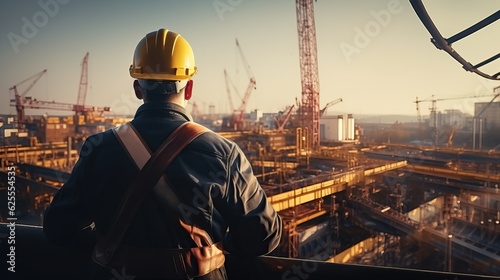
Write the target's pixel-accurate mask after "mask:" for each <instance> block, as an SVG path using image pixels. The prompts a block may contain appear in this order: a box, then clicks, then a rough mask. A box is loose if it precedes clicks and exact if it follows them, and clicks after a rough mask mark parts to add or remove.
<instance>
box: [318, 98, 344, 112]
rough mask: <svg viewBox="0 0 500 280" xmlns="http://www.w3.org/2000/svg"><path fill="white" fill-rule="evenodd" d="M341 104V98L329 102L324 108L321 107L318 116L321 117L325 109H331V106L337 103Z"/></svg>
mask: <svg viewBox="0 0 500 280" xmlns="http://www.w3.org/2000/svg"><path fill="white" fill-rule="evenodd" d="M340 102H342V98H337V99H335V100H333V101H330V102H328V103H326V105H325V107H323V109H321V110H320V114H319V115H320V116H323V114H324V113H325V112H326V109H328V108H330V107H332V106H333V105H335V104H337V103H340Z"/></svg>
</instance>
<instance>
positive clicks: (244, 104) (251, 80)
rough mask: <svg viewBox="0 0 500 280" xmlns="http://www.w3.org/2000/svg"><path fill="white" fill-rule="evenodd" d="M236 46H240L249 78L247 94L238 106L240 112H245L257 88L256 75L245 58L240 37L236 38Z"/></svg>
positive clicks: (239, 49)
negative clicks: (251, 95) (239, 40)
mask: <svg viewBox="0 0 500 280" xmlns="http://www.w3.org/2000/svg"><path fill="white" fill-rule="evenodd" d="M236 46H237V47H238V51H239V53H240V56H241V60H242V61H243V65H244V67H245V71H246V72H247V75H248V79H249V83H248V86H247V90H246V91H245V95H244V96H243V99H242V100H241V105H240V107H239V108H238V111H239V112H240V114H245V110H246V107H247V103H248V99H249V98H250V94H251V93H252V90H254V89H255V86H256V81H255V77H254V76H253V74H252V70H251V69H250V65H249V64H248V62H247V60H246V59H245V56H244V55H243V51H242V50H241V46H240V43H239V42H238V39H236Z"/></svg>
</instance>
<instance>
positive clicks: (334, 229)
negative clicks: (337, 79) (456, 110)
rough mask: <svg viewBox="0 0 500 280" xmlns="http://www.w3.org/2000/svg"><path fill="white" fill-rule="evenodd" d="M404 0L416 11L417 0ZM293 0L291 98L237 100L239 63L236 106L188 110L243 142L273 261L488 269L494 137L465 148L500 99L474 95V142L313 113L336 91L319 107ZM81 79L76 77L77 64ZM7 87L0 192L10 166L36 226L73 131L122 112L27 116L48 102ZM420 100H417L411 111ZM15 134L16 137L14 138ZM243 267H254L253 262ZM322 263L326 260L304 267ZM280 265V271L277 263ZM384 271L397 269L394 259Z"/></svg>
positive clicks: (495, 263)
mask: <svg viewBox="0 0 500 280" xmlns="http://www.w3.org/2000/svg"><path fill="white" fill-rule="evenodd" d="M412 2H413V4H415V5H416V6H415V9H416V10H418V8H417V7H418V4H419V1H412ZM296 5H297V6H296V11H297V28H298V38H299V51H300V52H299V54H300V58H299V61H300V69H301V78H302V81H301V82H302V83H301V85H302V98H301V100H300V101H297V102H296V104H294V105H292V106H289V107H287V108H285V110H283V111H282V112H279V113H272V114H268V115H267V114H264V113H260V112H251V113H248V112H246V101H247V99H248V97H249V96H250V93H251V91H252V90H253V89H254V87H255V86H256V81H255V78H253V76H252V75H251V72H250V70H249V68H248V67H247V73H248V74H249V86H248V88H247V91H246V94H245V96H246V98H244V101H243V102H242V105H241V106H239V107H238V108H236V109H235V108H234V107H233V109H232V112H233V113H232V114H230V115H228V116H226V118H225V120H224V121H222V123H217V122H216V119H217V117H215V116H214V114H200V113H197V114H196V117H197V120H198V121H200V122H201V123H204V124H205V125H207V126H209V127H211V128H212V129H213V130H214V131H216V132H217V133H219V134H221V135H222V136H224V137H226V138H228V139H230V140H232V141H234V142H235V143H237V144H238V145H239V146H240V147H241V148H242V150H243V151H244V152H245V154H246V155H247V157H248V159H249V160H250V161H251V163H252V167H253V170H254V173H255V175H256V177H257V178H258V180H259V183H260V184H261V185H262V187H263V188H264V190H265V192H266V195H267V197H268V200H269V202H270V203H271V204H272V205H273V207H274V208H275V209H276V210H277V211H278V212H279V214H280V216H281V217H282V218H283V223H284V232H283V236H282V239H281V240H282V241H281V243H280V245H279V247H278V248H277V249H276V250H275V251H274V252H273V253H272V255H273V256H274V257H277V258H276V259H274V261H275V262H278V263H279V264H281V268H283V266H285V267H286V268H288V269H290V270H291V269H292V267H293V265H295V263H292V262H293V260H290V258H291V259H295V260H296V259H303V260H304V259H308V260H314V261H321V262H322V263H335V264H345V265H348V264H364V265H371V266H378V267H380V266H387V267H399V268H405V269H419V270H430V271H445V272H448V273H450V275H453V274H451V273H457V275H460V277H462V276H461V275H462V274H458V273H468V274H473V275H480V276H483V275H484V276H497V275H499V274H500V190H499V186H500V152H499V151H497V149H496V148H497V147H491V148H489V149H488V150H484V149H481V148H479V149H476V147H477V146H476V144H477V143H483V141H484V140H485V139H483V138H482V137H486V135H487V134H485V133H483V132H487V131H488V130H490V129H495V128H497V124H498V123H497V121H498V115H499V114H500V113H499V112H500V109H498V108H499V107H498V104H500V103H495V102H493V100H492V102H489V103H484V104H482V103H478V104H476V111H477V112H476V114H475V118H474V120H482V121H481V123H482V124H478V126H477V128H476V126H474V130H473V136H474V139H478V140H474V141H478V142H474V146H473V147H469V148H464V147H454V146H453V145H452V141H451V139H452V138H453V135H454V134H455V133H456V130H457V128H455V129H453V130H451V131H450V132H449V133H448V136H449V137H448V140H447V142H446V144H445V145H440V144H439V141H436V142H435V143H434V145H421V144H415V143H410V142H408V143H394V142H395V141H394V138H393V141H392V143H391V141H365V140H366V139H370V135H365V133H367V130H366V129H365V128H364V127H363V124H357V123H355V116H353V115H352V114H346V115H326V114H324V112H325V110H326V108H327V107H329V106H332V105H334V104H336V103H338V102H340V101H342V100H341V99H338V100H336V101H332V102H330V103H329V105H327V106H325V108H323V109H321V108H320V106H319V97H320V89H319V80H318V67H317V52H316V33H315V23H314V12H313V1H312V0H297V1H296ZM236 44H237V46H238V48H240V46H239V43H238V41H236ZM241 54H242V53H241ZM86 59H88V56H86V58H85V59H84V63H83V65H85V61H86ZM242 59H243V60H244V57H243V55H242ZM83 69H84V68H83ZM82 73H85V70H84V71H82ZM226 81H227V82H228V81H229V80H228V79H227V75H226ZM81 84H82V86H84V85H85V84H86V82H85V74H82V83H81ZM228 84H229V82H228ZM13 88H15V87H13ZM228 88H229V87H228ZM495 90H497V89H495ZM81 92H84V90H83V89H82V91H81ZM82 94H83V93H82ZM493 95H494V96H495V98H496V97H497V96H498V95H500V94H497V92H495V91H494V94H493ZM79 96H81V95H80V94H79ZM15 97H16V98H15V99H14V100H13V101H12V102H13V103H12V104H13V106H15V107H16V109H17V112H18V114H17V115H16V116H3V117H2V122H3V125H2V128H1V129H2V132H3V135H5V136H7V135H9V137H4V139H3V141H4V143H3V144H2V146H1V147H0V159H1V167H2V171H0V183H1V184H2V185H1V188H0V192H3V193H5V192H6V189H7V185H8V183H7V181H8V179H7V178H8V175H7V174H8V172H7V171H6V167H7V166H15V168H16V188H17V191H18V193H17V201H16V202H17V207H16V209H17V211H19V213H16V216H17V217H19V218H18V219H19V220H18V223H21V222H23V223H26V224H32V225H40V224H41V221H42V219H43V213H44V210H45V208H46V207H47V205H48V204H49V203H50V201H51V199H52V197H53V196H54V194H55V193H56V192H57V191H58V189H59V188H60V187H61V186H62V185H63V184H64V182H65V181H66V180H67V179H68V176H69V172H70V170H71V169H72V167H73V165H74V164H75V162H76V160H77V159H78V152H79V149H80V145H81V142H80V141H75V139H84V138H85V136H86V135H89V134H93V133H96V132H99V131H103V130H106V129H110V128H112V127H115V126H117V125H119V124H121V123H124V122H126V121H127V120H128V119H127V118H125V117H124V118H107V117H104V116H103V115H101V113H103V112H105V111H109V108H94V109H89V110H87V109H85V108H87V107H85V106H84V101H81V100H82V98H80V97H79V98H78V100H79V101H78V102H77V105H71V106H69V105H64V106H63V107H64V108H66V109H67V110H71V111H74V112H75V115H74V116H69V117H48V116H41V117H37V118H31V119H30V116H25V115H24V114H23V113H22V112H23V111H22V110H23V108H28V107H27V106H32V107H31V108H37V107H36V106H41V104H45V106H49V105H48V104H46V103H44V102H40V101H36V100H30V99H29V98H26V97H24V95H23V94H19V93H17V92H16V95H15ZM83 100H84V98H83ZM435 101H437V100H434V101H433V102H434V103H435ZM30 102H31V103H30ZM420 102H423V101H418V99H417V102H416V104H417V113H418V114H419V112H418V104H419V103H420ZM29 104H31V105H29ZM50 106H54V107H55V106H56V105H55V103H54V104H53V105H50ZM82 108H83V109H82ZM95 112H97V113H98V114H94V113H95ZM431 114H432V113H431ZM431 119H432V116H431ZM432 120H433V121H430V122H428V123H427V125H425V124H424V122H422V121H421V120H420V115H418V125H417V127H416V129H415V135H420V133H421V132H422V127H425V128H426V129H427V132H428V135H427V136H430V137H432V136H435V135H437V134H438V132H437V131H438V130H437V128H438V126H437V125H436V126H434V127H433V125H432V123H437V120H438V118H437V113H434V119H432ZM493 120H495V121H493ZM478 123H479V121H478ZM215 124H217V125H220V126H215ZM432 128H434V130H432ZM476 129H477V131H476ZM377 130H378V131H380V129H377ZM476 132H477V133H476ZM476 136H478V138H476ZM22 139H25V140H27V142H26V143H25V144H24V143H23V144H19V143H21V142H20V140H22ZM371 139H373V138H371ZM2 196H4V194H2ZM1 203H2V204H1V208H0V210H1V211H0V219H1V220H2V221H3V222H8V220H7V218H6V217H7V213H5V212H3V211H6V209H7V205H4V204H5V203H6V201H5V200H4V201H2V202H1ZM3 243H4V244H5V243H6V242H3ZM283 260H287V262H285V261H283ZM280 261H283V263H280ZM269 263H270V261H268V262H267V264H269ZM273 264H274V265H275V266H276V267H280V265H276V263H273ZM252 267H257V268H255V270H256V271H260V268H258V267H259V266H258V265H255V266H252ZM264 267H267V266H264ZM318 267H320V266H318ZM336 268H337V269H339V270H338V272H339V273H341V272H340V271H342V269H341V268H339V267H336ZM322 269H326V268H318V269H316V270H314V273H320V272H321V271H323V270H322ZM360 269H363V267H361V268H360ZM269 270H271V269H269ZM407 271H408V273H413V274H412V275H418V276H419V277H423V276H424V274H421V272H418V273H417V272H415V271H410V270H407ZM323 272H324V271H323ZM364 272H366V270H364ZM268 273H273V272H272V271H268ZM280 273H281V274H280V275H281V277H282V279H283V278H284V277H285V276H284V275H285V274H284V273H286V271H285V272H284V271H283V270H280ZM314 273H313V272H311V275H313V274H314ZM330 273H333V272H332V271H331V270H330ZM372 273H373V271H372ZM391 273H393V274H388V275H393V276H394V275H400V276H401V275H404V274H405V270H401V271H399V272H397V271H395V270H394V271H392V272H391ZM398 273H400V274H398ZM346 275H347V274H346ZM381 275H382V274H381ZM445 275H446V274H445ZM464 275H465V274H464ZM427 276H429V275H427ZM430 276H431V277H428V278H429V279H431V278H432V276H434V278H436V279H438V278H439V277H441V278H440V279H442V277H443V275H440V274H439V275H438V274H435V275H430ZM261 278H266V277H261ZM434 278H432V279H434ZM465 278H467V276H464V279H465ZM241 279H243V277H242V278H241ZM304 279H305V278H304ZM316 279H320V278H316ZM460 279H462V278H460Z"/></svg>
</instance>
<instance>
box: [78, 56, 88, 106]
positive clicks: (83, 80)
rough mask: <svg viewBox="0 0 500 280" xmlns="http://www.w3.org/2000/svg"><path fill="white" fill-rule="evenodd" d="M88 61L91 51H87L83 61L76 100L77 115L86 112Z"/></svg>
mask: <svg viewBox="0 0 500 280" xmlns="http://www.w3.org/2000/svg"><path fill="white" fill-rule="evenodd" d="M88 63H89V53H88V52H87V53H86V54H85V56H84V57H83V61H82V72H81V75H80V87H79V88H78V98H77V100H76V106H75V114H76V115H84V114H85V99H86V98H87V86H88Z"/></svg>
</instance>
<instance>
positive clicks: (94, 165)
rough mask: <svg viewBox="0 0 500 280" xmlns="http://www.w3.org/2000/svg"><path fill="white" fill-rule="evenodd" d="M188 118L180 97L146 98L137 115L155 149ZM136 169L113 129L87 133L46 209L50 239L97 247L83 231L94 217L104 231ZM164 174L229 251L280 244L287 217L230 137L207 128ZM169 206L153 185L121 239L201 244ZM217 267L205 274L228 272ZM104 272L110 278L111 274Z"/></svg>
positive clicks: (197, 220)
mask: <svg viewBox="0 0 500 280" xmlns="http://www.w3.org/2000/svg"><path fill="white" fill-rule="evenodd" d="M186 121H192V119H191V116H190V115H189V113H188V112H187V111H186V110H185V109H184V108H183V107H181V106H179V105H176V104H172V103H146V104H143V105H141V106H140V107H139V109H138V110H137V112H136V115H135V117H134V119H133V120H132V121H131V122H132V124H133V126H134V127H135V128H136V130H137V131H138V133H139V134H140V135H141V136H142V138H143V139H144V140H145V142H146V143H147V145H148V146H149V148H150V149H151V151H155V150H156V149H157V148H158V147H159V145H160V144H161V143H162V142H163V141H164V140H165V138H166V137H167V136H168V135H170V134H171V133H172V132H173V131H174V130H175V128H177V127H178V126H179V125H180V124H182V123H184V122H186ZM138 172H139V170H138V169H137V167H136V166H135V164H134V163H133V162H132V160H131V158H130V157H129V156H128V154H127V153H126V152H125V150H124V149H123V147H122V146H121V145H120V144H119V142H118V140H117V138H116V136H115V135H114V134H113V132H112V131H111V130H108V131H105V132H102V133H98V134H95V135H93V136H90V137H89V138H87V139H86V141H85V143H84V145H83V146H82V149H81V150H80V156H79V159H78V162H77V163H76V165H75V166H74V169H73V171H72V173H71V176H70V178H69V179H68V181H67V182H66V183H65V184H64V186H63V187H62V188H61V189H60V190H59V191H58V193H57V194H56V195H55V197H54V199H53V201H52V203H51V204H50V206H49V207H48V209H47V210H46V212H45V216H44V223H43V228H44V232H45V235H46V236H47V238H48V239H49V241H51V242H53V243H55V244H59V245H62V246H65V247H71V248H75V249H76V248H82V247H83V249H84V250H85V249H87V250H89V251H91V250H92V249H93V248H92V245H91V244H92V241H88V239H84V237H86V236H87V234H86V232H88V231H89V230H88V225H90V224H92V223H94V225H95V228H94V229H93V230H97V232H99V233H100V234H101V235H103V234H104V233H105V231H106V229H107V227H108V225H109V223H110V221H111V219H112V218H113V216H114V214H115V211H116V209H117V207H118V205H119V203H120V200H121V199H122V197H123V195H124V193H125V191H126V190H127V188H128V187H129V185H130V183H131V182H132V181H133V179H134V176H136V175H137V173H138ZM165 174H166V176H167V177H168V178H169V179H170V181H171V183H172V185H173V189H174V191H175V192H176V193H177V195H178V197H179V200H180V201H181V203H182V204H183V205H186V207H185V209H184V211H181V213H182V215H181V216H182V217H180V219H182V220H183V221H184V222H187V223H190V224H194V225H196V226H197V227H200V228H202V229H204V230H205V231H207V232H208V233H209V235H210V236H211V237H212V240H213V242H218V241H223V242H224V249H225V251H227V252H229V253H231V254H235V255H239V256H243V257H246V256H258V255H265V254H268V253H270V252H271V251H273V250H274V249H275V248H276V247H277V246H278V243H279V241H280V237H281V230H282V221H281V218H280V217H279V216H278V214H277V213H276V212H275V210H274V209H273V207H272V206H271V205H270V204H269V203H268V201H267V198H266V195H265V193H264V190H263V189H262V188H261V186H260V185H259V183H258V181H257V179H256V178H255V176H254V175H253V171H252V167H251V165H250V162H249V161H248V160H247V158H246V157H245V155H244V154H243V152H242V151H241V149H240V148H239V147H238V146H237V145H236V144H235V143H233V142H232V141H229V140H227V139H225V138H223V137H221V136H219V135H218V134H216V133H214V132H207V133H204V134H202V135H201V136H199V137H198V138H196V139H195V140H194V141H193V142H191V143H190V144H189V145H188V146H187V147H186V148H185V149H184V150H183V151H182V152H181V153H180V154H179V155H178V156H177V157H176V158H175V160H174V161H173V162H172V163H171V165H170V166H169V167H168V168H167V170H166V172H165ZM167 208H168V207H166V205H163V202H162V200H161V199H159V198H158V197H155V195H154V194H153V193H151V194H150V195H149V196H148V197H147V198H146V200H145V201H144V203H143V205H142V206H141V208H140V210H139V211H138V213H137V216H136V217H135V218H134V220H133V221H132V223H131V224H130V226H129V228H128V231H127V233H126V234H125V236H124V238H123V242H122V243H123V244H127V245H131V246H139V247H150V248H151V247H152V248H155V247H159V248H189V247H196V245H195V244H194V242H193V241H192V240H191V238H190V237H189V235H188V234H187V232H186V231H185V230H183V229H181V228H180V226H179V221H178V220H177V221H176V220H174V219H173V217H171V216H170V215H169V214H168V213H167V211H166V210H165V209H167ZM84 228H87V229H86V230H85V229H84ZM228 229H229V230H228ZM90 236H92V234H90ZM165 261H168V260H165ZM92 273H94V272H92ZM108 273H109V272H108ZM218 275H225V270H224V267H222V268H221V269H219V270H216V271H214V272H212V273H210V274H209V275H207V276H206V277H204V278H203V277H202V278H200V279H224V278H225V277H224V276H220V277H219V276H218ZM136 276H137V275H136ZM96 277H97V276H96ZM104 277H105V278H106V277H107V278H106V279H111V278H112V277H113V275H111V277H109V274H108V276H104ZM116 277H117V276H116V275H115V278H116ZM135 279H139V278H135Z"/></svg>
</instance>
